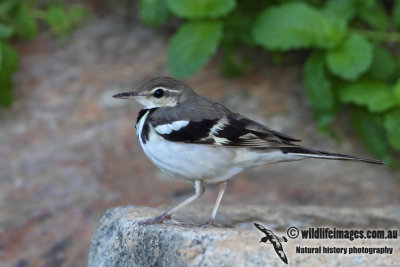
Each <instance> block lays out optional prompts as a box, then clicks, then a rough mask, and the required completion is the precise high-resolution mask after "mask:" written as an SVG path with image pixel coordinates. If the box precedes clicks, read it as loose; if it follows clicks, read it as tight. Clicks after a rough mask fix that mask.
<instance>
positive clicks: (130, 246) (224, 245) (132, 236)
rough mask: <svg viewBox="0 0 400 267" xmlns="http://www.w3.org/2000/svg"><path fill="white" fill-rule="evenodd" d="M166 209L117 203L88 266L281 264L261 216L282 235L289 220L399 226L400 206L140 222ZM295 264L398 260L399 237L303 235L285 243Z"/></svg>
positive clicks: (102, 224)
mask: <svg viewBox="0 0 400 267" xmlns="http://www.w3.org/2000/svg"><path fill="white" fill-rule="evenodd" d="M208 209H210V207H205V206H194V207H192V208H190V209H187V210H186V211H185V212H180V213H179V215H178V218H179V219H181V220H183V221H185V222H189V221H190V222H192V223H201V222H204V221H205V220H207V218H208V216H209V214H208V213H209V210H208ZM161 212H162V210H161V209H151V208H146V207H133V206H125V207H117V208H113V209H111V210H108V211H107V212H106V213H105V214H104V215H103V216H102V218H101V219H100V221H99V223H98V225H97V227H96V229H95V231H94V233H93V237H92V244H91V249H90V255H89V267H97V266H99V267H100V266H283V265H284V264H283V262H282V261H281V260H280V259H279V258H278V256H277V255H276V253H275V251H274V249H273V247H272V245H270V244H265V243H259V241H260V239H261V237H263V234H262V233H261V232H260V231H258V230H257V229H256V228H255V227H254V226H253V222H259V223H262V224H263V225H264V226H265V227H266V228H268V229H270V230H272V231H274V234H276V235H277V236H286V237H288V235H287V233H286V229H288V228H289V227H290V226H295V227H298V228H299V229H307V228H308V227H315V228H316V227H330V228H331V229H333V227H337V228H338V229H364V230H367V229H372V228H375V229H376V228H378V226H379V229H398V226H399V225H400V208H398V207H387V208H385V209H363V210H359V211H357V212H355V211H354V210H351V209H345V208H341V209H337V208H320V207H303V208H291V207H273V208H268V207H259V206H246V207H244V206H228V207H223V208H222V209H221V212H220V214H219V215H220V216H218V218H217V222H218V224H219V225H223V227H221V228H208V229H204V228H188V227H182V226H176V225H172V224H170V223H168V222H166V223H164V224H158V225H147V226H139V225H138V224H137V221H139V220H143V219H146V218H148V217H153V216H156V215H159V214H160V213H161ZM319 246H322V247H331V248H333V247H336V248H337V247H340V248H347V249H349V248H353V247H358V248H361V247H368V248H372V247H379V248H381V247H387V248H393V253H392V254H366V253H358V254H351V255H349V254H346V255H344V254H335V253H333V254H323V253H317V254H315V253H312V254H301V253H296V247H310V248H311V247H313V248H318V247H319ZM283 249H284V252H285V254H286V256H287V258H288V261H289V264H290V265H295V266H321V265H324V266H355V265H357V266H394V265H396V264H399V258H400V243H399V242H398V239H397V240H387V239H384V240H366V239H362V240H353V241H350V240H326V239H325V240H317V239H315V240H306V239H302V238H301V237H300V236H299V237H297V238H295V239H291V238H288V242H285V243H283Z"/></svg>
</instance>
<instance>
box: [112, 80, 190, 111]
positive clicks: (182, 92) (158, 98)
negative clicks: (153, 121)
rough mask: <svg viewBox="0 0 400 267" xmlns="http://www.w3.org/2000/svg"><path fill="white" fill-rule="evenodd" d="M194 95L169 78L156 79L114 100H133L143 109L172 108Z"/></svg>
mask: <svg viewBox="0 0 400 267" xmlns="http://www.w3.org/2000/svg"><path fill="white" fill-rule="evenodd" d="M194 95H196V93H195V92H194V91H193V90H192V89H191V88H190V87H189V86H188V85H187V84H185V83H184V82H181V81H178V80H176V79H174V78H171V77H156V78H153V79H151V80H149V81H147V82H145V83H144V84H142V85H141V86H140V87H139V88H138V89H136V90H135V91H132V92H126V93H120V94H116V95H114V96H113V97H114V98H133V99H135V100H136V101H138V102H139V103H140V104H142V105H143V106H144V107H145V108H147V109H149V108H159V107H173V106H176V105H178V104H180V103H183V102H184V101H186V100H187V99H189V98H190V97H191V96H194Z"/></svg>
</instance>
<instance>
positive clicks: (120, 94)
mask: <svg viewBox="0 0 400 267" xmlns="http://www.w3.org/2000/svg"><path fill="white" fill-rule="evenodd" d="M132 96H138V93H137V92H126V93H119V94H116V95H113V97H114V98H121V99H126V98H130V97H132Z"/></svg>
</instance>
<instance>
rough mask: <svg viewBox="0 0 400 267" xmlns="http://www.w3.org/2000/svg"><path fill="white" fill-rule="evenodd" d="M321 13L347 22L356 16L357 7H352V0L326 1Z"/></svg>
mask: <svg viewBox="0 0 400 267" xmlns="http://www.w3.org/2000/svg"><path fill="white" fill-rule="evenodd" d="M323 11H324V12H325V13H328V14H331V15H333V16H338V17H340V18H342V19H344V20H346V21H349V20H351V19H352V18H353V17H354V15H355V14H356V11H357V6H356V5H354V1H352V0H328V1H327V2H326V3H325V6H324V7H323Z"/></svg>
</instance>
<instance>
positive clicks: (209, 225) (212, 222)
mask: <svg viewBox="0 0 400 267" xmlns="http://www.w3.org/2000/svg"><path fill="white" fill-rule="evenodd" d="M197 227H202V228H211V227H215V226H214V220H212V219H210V220H209V221H208V222H206V223H203V224H200V225H198V226H197Z"/></svg>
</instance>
